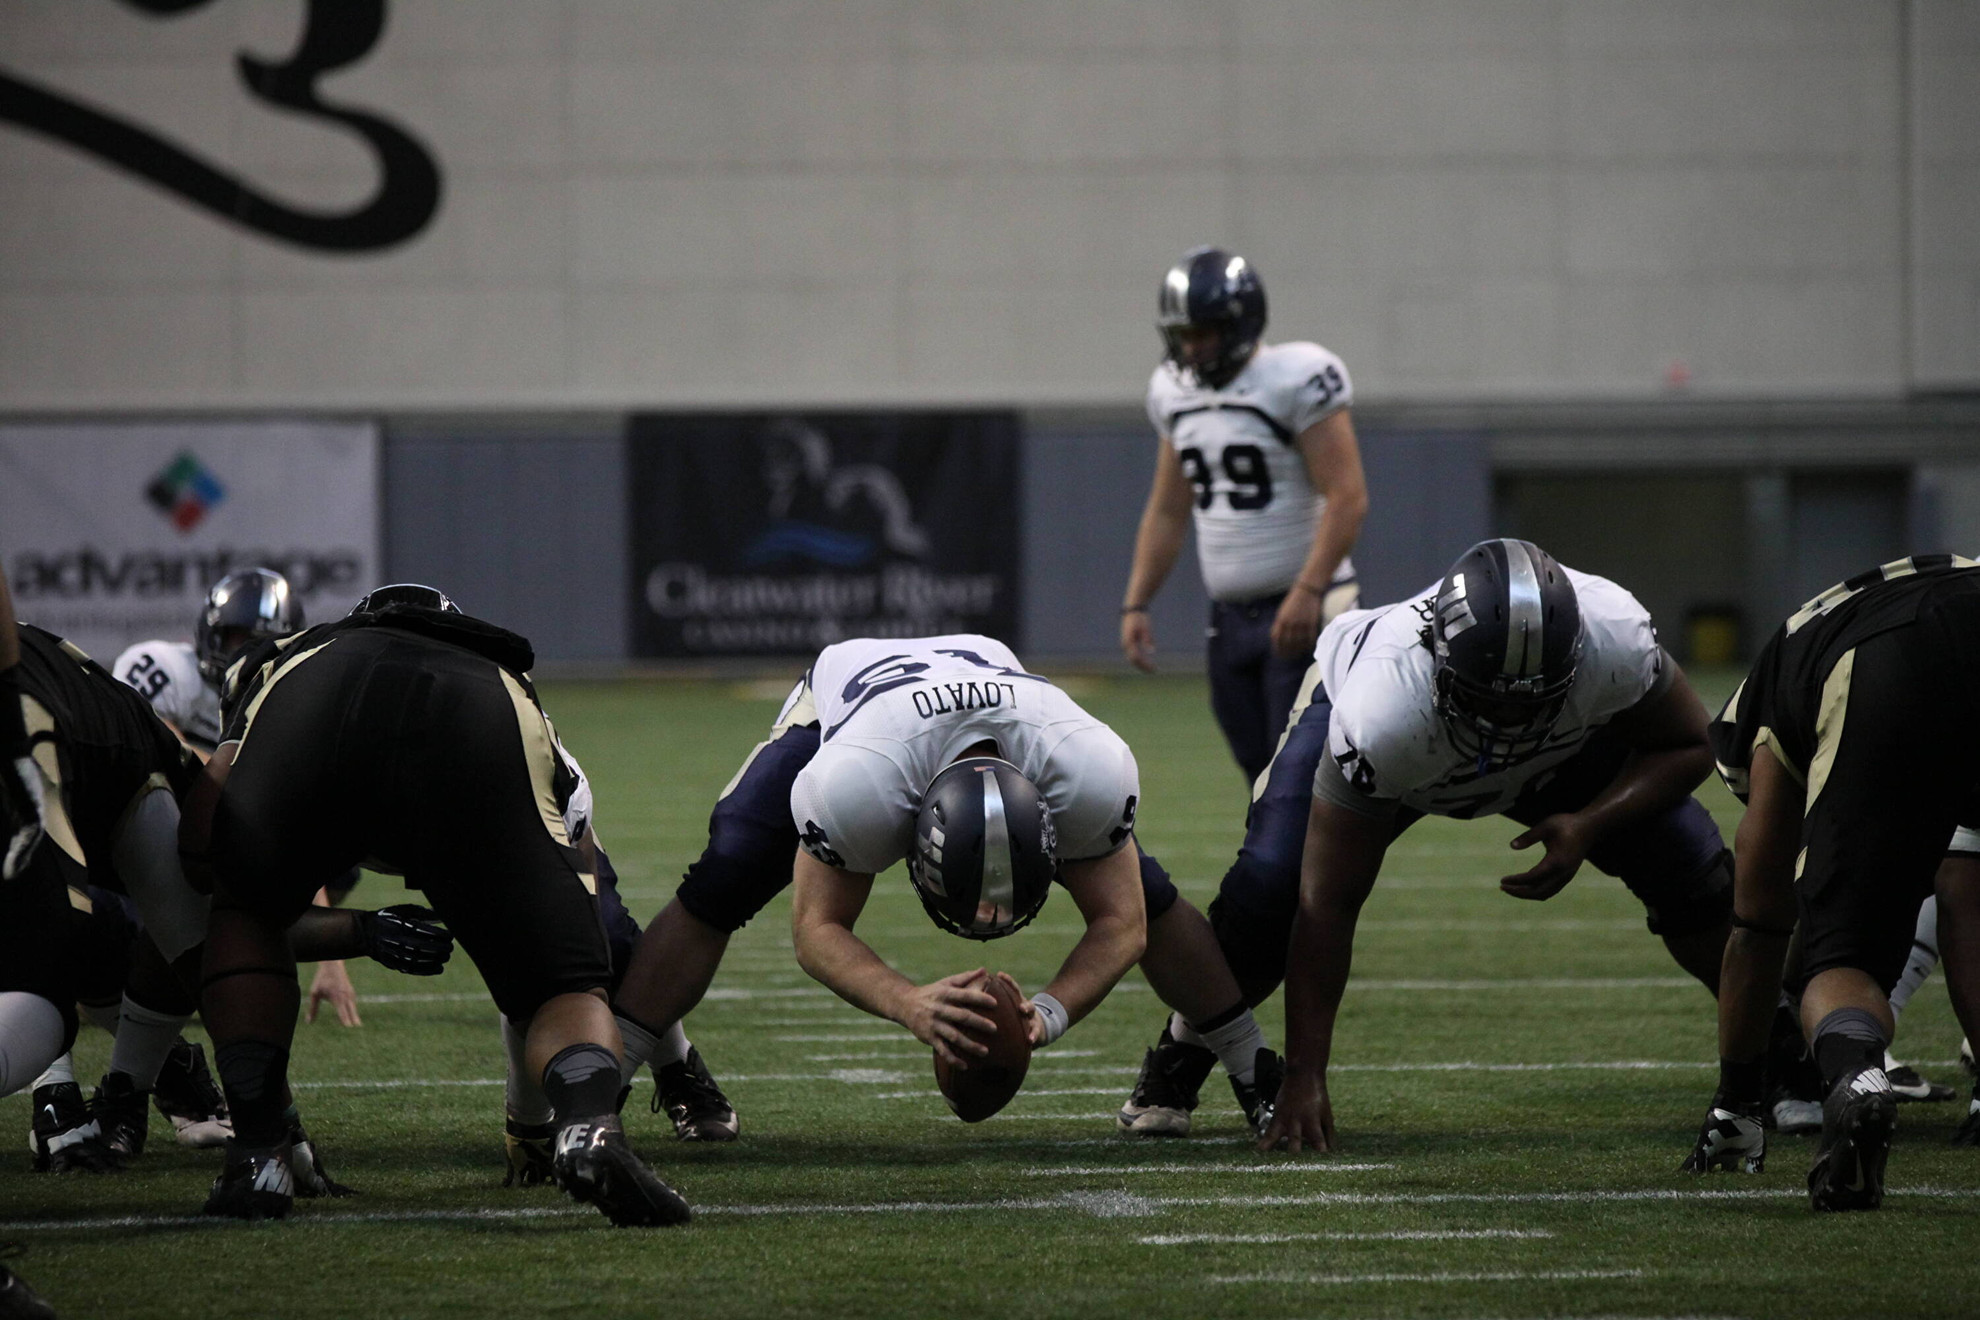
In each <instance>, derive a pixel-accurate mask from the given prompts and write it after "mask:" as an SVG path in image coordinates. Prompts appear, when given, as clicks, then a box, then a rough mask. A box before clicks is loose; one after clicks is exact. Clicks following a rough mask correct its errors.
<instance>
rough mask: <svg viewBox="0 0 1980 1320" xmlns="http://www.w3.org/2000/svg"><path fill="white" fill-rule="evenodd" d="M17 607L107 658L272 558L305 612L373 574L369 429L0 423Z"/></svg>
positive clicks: (172, 630) (0, 545)
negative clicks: (237, 573) (225, 580)
mask: <svg viewBox="0 0 1980 1320" xmlns="http://www.w3.org/2000/svg"><path fill="white" fill-rule="evenodd" d="M0 562H3V563H5V565H6V567H7V577H8V580H9V582H11V583H12V585H13V591H14V608H15V610H16V611H17V612H18V613H19V614H20V616H21V618H22V619H24V620H25V621H27V622H28V623H32V624H37V625H39V626H40V627H43V628H46V629H48V630H49V631H50V632H54V633H59V634H61V635H62V636H64V637H67V638H68V639H70V640H71V641H73V642H74V643H75V644H76V645H77V646H80V647H81V648H82V649H83V650H85V651H87V652H89V654H90V655H92V656H94V657H95V658H96V659H98V660H99V661H101V662H103V663H104V664H105V665H108V664H109V663H110V662H111V661H112V660H114V659H116V657H117V653H118V652H119V651H121V650H123V649H124V648H125V647H126V646H129V645H130V644H132V643H133V642H140V641H145V640H147V639H150V638H165V639H167V640H176V641H187V640H190V639H191V637H192V627H193V619H194V616H195V615H196V614H197V613H198V611H199V607H200V605H201V604H202V603H203V602H204V601H205V599H206V593H207V589H208V588H210V587H211V586H212V585H213V584H214V583H215V582H217V581H219V580H220V579H221V578H222V577H225V576H226V575H227V574H228V573H231V572H233V571H234V570H235V569H240V568H272V569H275V570H276V571H278V572H280V573H282V574H283V575H285V576H286V577H287V578H288V579H289V581H290V583H291V584H292V585H293V586H294V587H295V588H296V590H297V591H298V592H299V593H300V595H301V597H302V602H303V610H304V617H305V619H306V620H307V621H308V622H310V623H319V622H322V621H323V620H325V619H332V618H335V617H336V616H338V615H340V614H342V613H344V612H345V611H347V610H349V609H350V607H351V606H352V605H354V604H356V603H357V598H358V597H359V596H361V595H362V594H364V592H365V591H367V590H368V589H370V588H371V587H373V586H376V585H377V577H378V573H379V571H380V568H379V553H378V432H377V428H376V427H374V426H372V425H371V424H369V423H359V422H314V421H312V422H283V421H257V422H177V421H173V422H129V423H126V422H46V423H22V424H10V425H4V426H0Z"/></svg>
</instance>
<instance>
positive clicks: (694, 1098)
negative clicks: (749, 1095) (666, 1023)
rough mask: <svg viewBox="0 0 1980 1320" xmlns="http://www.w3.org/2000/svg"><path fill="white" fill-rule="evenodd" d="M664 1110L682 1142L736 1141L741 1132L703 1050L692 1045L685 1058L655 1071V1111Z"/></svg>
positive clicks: (733, 1112)
mask: <svg viewBox="0 0 1980 1320" xmlns="http://www.w3.org/2000/svg"><path fill="white" fill-rule="evenodd" d="M662 1109H665V1110H666V1111H667V1117H668V1118H671V1119H672V1120H673V1121H674V1135H675V1136H676V1137H679V1138H680V1139H681V1140H682V1141H734V1140H735V1139H736V1136H737V1134H738V1133H739V1132H741V1130H742V1124H741V1122H740V1121H739V1120H738V1119H737V1118H736V1107H735V1106H734V1105H732V1104H730V1103H729V1097H728V1096H726V1095H723V1094H722V1088H721V1087H719V1086H717V1085H716V1084H715V1078H714V1076H713V1075H712V1074H710V1073H709V1071H708V1065H707V1064H706V1063H704V1062H703V1061H702V1058H701V1051H700V1050H698V1049H696V1048H695V1047H694V1046H692V1045H690V1046H688V1052H687V1057H686V1058H684V1059H681V1060H679V1061H678V1062H675V1063H666V1064H660V1065H659V1066H657V1067H655V1068H654V1070H653V1112H654V1113H656V1114H657V1113H659V1112H660V1111H661V1110H662Z"/></svg>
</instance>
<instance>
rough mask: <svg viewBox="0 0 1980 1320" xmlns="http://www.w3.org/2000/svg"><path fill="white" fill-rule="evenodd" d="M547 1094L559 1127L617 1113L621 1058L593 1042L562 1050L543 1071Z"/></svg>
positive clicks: (544, 1088)
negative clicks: (555, 1113) (555, 1112)
mask: <svg viewBox="0 0 1980 1320" xmlns="http://www.w3.org/2000/svg"><path fill="white" fill-rule="evenodd" d="M543 1094H544V1095H546V1096H548V1097H550V1106H551V1108H553V1109H555V1110H556V1111H557V1122H558V1123H559V1124H563V1123H576V1122H580V1121H582V1120H585V1119H589V1118H597V1117H599V1116H601V1115H604V1114H611V1113H616V1112H617V1110H618V1107H619V1106H618V1100H619V1060H618V1056H616V1055H614V1054H613V1053H612V1051H610V1050H608V1049H606V1048H605V1047H604V1046H603V1045H595V1044H591V1043H590V1042H586V1043H584V1044H581V1045H571V1046H567V1047H566V1048H564V1049H562V1050H559V1051H558V1052H557V1057H556V1058H554V1059H552V1060H550V1066H549V1067H547V1068H545V1069H544V1070H543Z"/></svg>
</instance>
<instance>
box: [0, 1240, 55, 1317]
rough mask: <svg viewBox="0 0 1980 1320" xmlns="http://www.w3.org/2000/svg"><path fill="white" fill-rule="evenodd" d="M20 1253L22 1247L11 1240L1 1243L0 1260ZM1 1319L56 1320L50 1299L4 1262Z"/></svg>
mask: <svg viewBox="0 0 1980 1320" xmlns="http://www.w3.org/2000/svg"><path fill="white" fill-rule="evenodd" d="M20 1254H21V1249H20V1248H19V1247H17V1246H15V1245H14V1244H13V1243H11V1242H9V1243H6V1244H5V1245H0V1262H5V1261H8V1260H12V1259H13V1258H14V1257H16V1256H19V1255H20ZM0 1320H55V1308H54V1307H52V1306H50V1305H49V1304H48V1300H47V1299H46V1298H45V1297H43V1296H42V1295H41V1294H40V1293H38V1292H36V1291H35V1290H34V1289H32V1288H30V1287H28V1286H27V1280H25V1279H23V1278H22V1277H21V1276H20V1275H18V1274H16V1273H14V1272H13V1271H12V1270H10V1269H8V1268H7V1266H6V1265H5V1264H4V1263H0Z"/></svg>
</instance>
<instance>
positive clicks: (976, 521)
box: [630, 413, 1018, 656]
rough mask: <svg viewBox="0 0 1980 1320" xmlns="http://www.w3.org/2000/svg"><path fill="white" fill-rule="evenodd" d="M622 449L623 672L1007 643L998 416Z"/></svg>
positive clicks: (729, 434) (651, 437) (1010, 571)
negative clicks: (626, 617) (964, 639)
mask: <svg viewBox="0 0 1980 1320" xmlns="http://www.w3.org/2000/svg"><path fill="white" fill-rule="evenodd" d="M631 434H632V455H631V463H630V468H631V474H632V484H633V510H632V541H633V565H632V569H633V571H632V586H633V592H634V601H633V618H634V625H633V646H634V650H635V651H636V653H637V654H640V655H645V656H716V655H805V654H814V653H816V652H817V651H819V650H820V649H822V648H823V647H826V646H829V645H831V644H832V643H833V642H837V641H842V640H844V639H846V638H848V637H922V636H930V635H935V634H940V633H953V632H980V633H988V634H991V635H993V636H997V637H1001V638H1004V639H1005V640H1015V639H1014V638H1013V637H1012V634H1013V632H1014V630H1015V628H1016V623H1017V558H1018V521H1017V506H1018V492H1017V439H1018V426H1017V419H1016V417H1015V416H1014V415H1012V414H1008V413H906V414H873V415H859V414H812V415H807V416H804V417H791V416H777V417H773V416H762V415H754V416H751V415H736V414H724V415H700V416H644V417H636V418H634V419H633V424H632V432H631Z"/></svg>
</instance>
